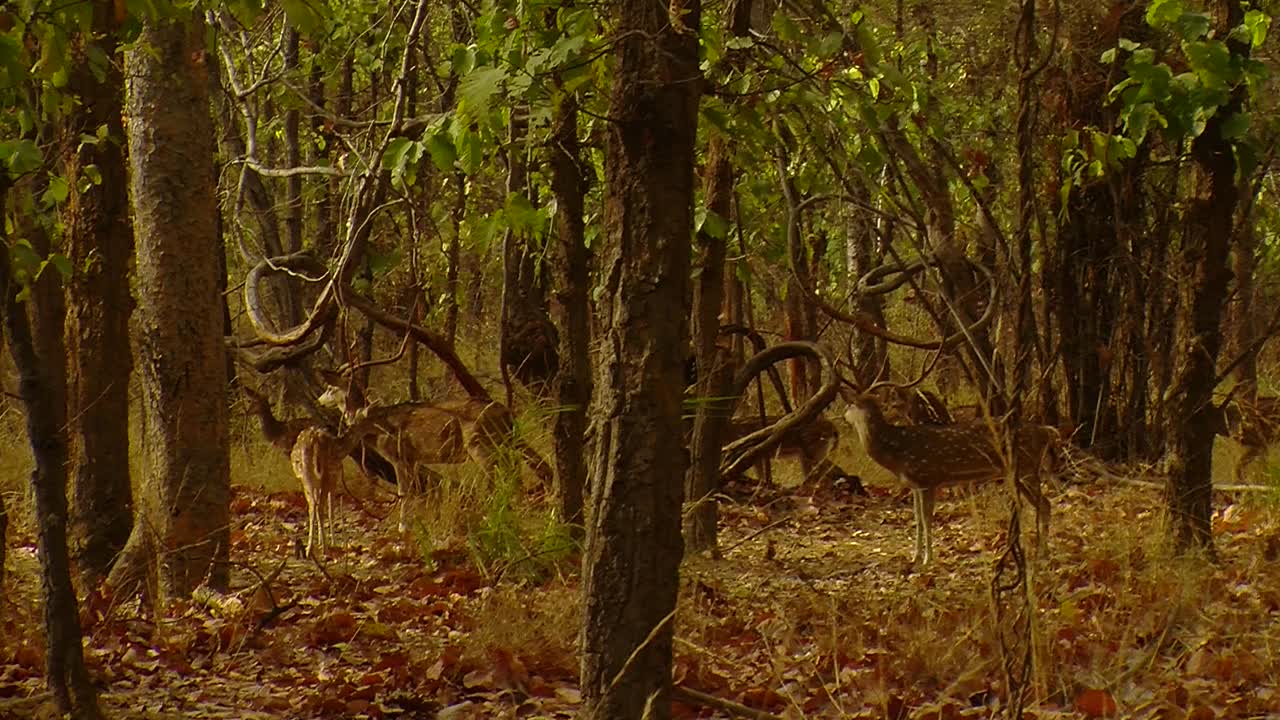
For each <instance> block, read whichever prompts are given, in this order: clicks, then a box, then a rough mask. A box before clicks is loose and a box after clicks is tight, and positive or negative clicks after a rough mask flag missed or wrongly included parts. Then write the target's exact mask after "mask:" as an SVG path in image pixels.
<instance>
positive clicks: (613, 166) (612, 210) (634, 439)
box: [580, 0, 701, 720]
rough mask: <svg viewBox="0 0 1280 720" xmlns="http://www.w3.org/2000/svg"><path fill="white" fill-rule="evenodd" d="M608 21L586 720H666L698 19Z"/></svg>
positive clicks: (675, 581) (638, 5)
mask: <svg viewBox="0 0 1280 720" xmlns="http://www.w3.org/2000/svg"><path fill="white" fill-rule="evenodd" d="M616 7H617V12H618V27H617V34H616V37H617V38H618V39H617V50H616V64H615V65H614V69H613V74H614V83H613V90H612V95H611V98H610V104H609V111H608V117H609V118H610V119H611V121H612V122H611V124H610V128H609V134H608V139H607V141H606V144H605V181H606V188H605V203H604V219H605V222H604V227H605V238H604V251H603V253H602V263H601V270H602V276H603V277H604V278H605V286H604V291H603V302H602V306H603V307H602V310H603V312H602V323H603V325H604V332H603V337H602V338H601V340H602V342H601V345H602V349H601V351H600V356H599V361H598V363H599V364H598V365H597V373H596V389H597V392H596V396H595V399H594V408H595V412H594V413H593V415H594V417H595V418H597V420H596V422H597V423H598V424H597V427H598V433H597V437H596V442H595V458H594V464H595V471H594V472H593V473H592V478H593V481H592V492H591V512H590V513H589V514H588V526H587V539H586V549H585V554H584V559H583V579H582V588H583V596H584V597H583V618H582V623H583V625H582V632H581V635H580V647H581V649H582V650H581V651H582V674H581V686H582V695H583V702H582V710H581V712H580V717H583V718H593V719H595V720H606V719H607V720H621V719H625V718H637V719H638V718H641V717H646V718H653V719H654V720H664V719H665V718H669V717H670V716H671V653H672V617H673V614H674V612H675V601H676V593H677V588H678V585H679V568H680V560H681V554H682V553H681V550H682V547H681V546H682V542H681V538H680V503H681V498H682V496H683V494H684V493H683V488H682V487H681V483H680V481H681V478H683V476H684V472H685V469H686V467H687V465H688V461H687V459H686V456H685V451H684V440H683V438H682V435H683V433H682V427H681V425H682V423H681V419H680V414H681V400H682V397H681V396H682V392H681V390H682V382H681V380H682V378H683V375H684V360H685V352H684V350H685V347H686V344H687V334H686V332H687V329H688V323H687V321H686V320H685V318H687V317H688V316H689V308H688V287H689V256H690V235H691V233H692V225H693V222H692V221H693V162H694V148H693V145H694V139H695V137H696V132H697V107H698V97H699V93H700V90H701V87H700V84H701V82H700V78H699V70H698V34H697V33H698V28H699V19H700V14H701V6H700V2H699V0H689V1H688V2H685V3H683V4H682V5H681V6H680V7H675V6H673V7H672V8H671V9H670V10H669V9H668V7H667V6H665V5H660V4H656V3H652V2H648V1H647V0H620V2H619V3H618V4H617V5H616Z"/></svg>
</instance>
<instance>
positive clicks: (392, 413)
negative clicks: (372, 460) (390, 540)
mask: <svg viewBox="0 0 1280 720" xmlns="http://www.w3.org/2000/svg"><path fill="white" fill-rule="evenodd" d="M319 402H320V404H322V405H328V406H331V407H336V408H338V409H340V410H342V412H343V417H344V419H345V421H346V422H347V423H348V425H349V426H350V428H351V429H350V430H348V434H358V435H359V436H361V437H362V438H367V439H369V440H372V441H373V443H374V447H375V448H377V450H378V452H380V453H381V454H383V455H384V456H385V457H387V458H388V459H389V460H390V461H391V464H392V465H393V466H394V467H395V473H396V482H397V484H398V485H399V488H400V496H401V502H400V523H399V524H400V530H401V531H402V532H403V531H404V530H406V529H407V527H408V524H407V518H406V513H407V510H406V504H407V503H408V502H409V501H410V498H411V497H412V496H414V495H416V494H418V491H419V487H418V486H419V483H418V471H419V469H420V468H421V467H422V466H424V465H458V464H462V463H464V462H466V461H467V460H468V459H471V460H474V461H476V463H477V464H478V465H479V466H480V467H481V468H483V469H484V470H485V471H486V472H487V473H489V472H492V470H493V467H494V464H495V463H496V461H497V453H498V449H499V448H500V447H501V446H502V445H504V444H508V443H510V445H511V446H512V447H513V448H514V449H515V450H516V451H517V452H519V453H520V455H521V456H522V457H523V458H524V460H525V462H526V463H527V464H528V465H529V466H530V468H531V469H532V470H533V471H534V474H535V475H537V477H538V479H539V481H540V482H541V483H542V484H543V486H550V484H551V482H552V472H551V467H550V466H549V465H548V464H547V462H546V461H545V460H543V458H542V456H541V455H539V454H538V452H537V451H536V450H534V449H533V448H532V447H531V446H529V444H528V443H526V442H524V441H523V440H521V439H519V438H516V437H514V435H513V429H514V423H513V420H512V417H511V412H510V411H509V410H507V408H506V406H505V405H503V404H502V403H499V402H495V401H492V400H484V399H478V398H467V399H461V400H445V401H442V402H438V403H412V402H410V403H400V404H397V405H386V406H381V405H376V404H362V403H360V402H358V401H356V400H355V399H354V396H353V395H352V394H350V393H348V392H347V391H346V390H344V389H342V388H340V387H338V386H336V385H330V386H329V387H328V388H327V389H326V390H325V392H324V394H323V395H321V396H320V400H319Z"/></svg>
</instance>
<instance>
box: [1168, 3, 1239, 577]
mask: <svg viewBox="0 0 1280 720" xmlns="http://www.w3.org/2000/svg"><path fill="white" fill-rule="evenodd" d="M1210 6H1211V8H1213V9H1215V10H1216V11H1217V14H1218V16H1219V18H1220V19H1221V20H1222V21H1225V22H1222V23H1220V27H1223V28H1233V27H1235V26H1236V25H1238V24H1239V23H1240V20H1241V18H1242V10H1241V8H1240V5H1239V4H1238V3H1235V2H1232V1H1230V0H1216V1H1215V2H1213V3H1210ZM1227 46H1228V48H1230V50H1231V53H1232V55H1236V56H1245V55H1247V53H1248V49H1247V47H1245V46H1243V44H1242V43H1240V42H1238V41H1236V40H1230V39H1229V40H1227ZM1243 103H1244V89H1243V88H1239V89H1237V90H1235V91H1234V92H1233V94H1232V98H1231V100H1230V101H1229V102H1228V103H1227V104H1226V105H1225V106H1224V107H1221V108H1218V112H1217V113H1215V114H1214V115H1213V116H1212V117H1211V118H1209V120H1208V122H1207V123H1206V124H1205V128H1204V133H1203V134H1201V135H1200V136H1199V137H1197V138H1196V139H1195V141H1194V142H1193V143H1192V144H1191V156H1192V158H1193V159H1194V160H1195V165H1196V173H1195V174H1196V177H1195V185H1194V190H1193V193H1194V195H1193V197H1192V198H1190V204H1189V208H1188V210H1187V218H1186V223H1185V224H1184V234H1183V240H1182V258H1181V261H1182V262H1181V265H1182V268H1181V269H1182V271H1183V273H1184V275H1183V281H1182V283H1180V284H1179V295H1180V297H1179V300H1180V304H1179V307H1178V331H1177V332H1178V342H1177V345H1176V348H1177V355H1176V356H1175V361H1174V374H1173V385H1172V386H1171V387H1170V388H1169V391H1168V398H1169V402H1170V403H1172V406H1173V411H1172V412H1170V413H1169V414H1168V418H1169V419H1170V420H1169V423H1170V427H1169V433H1168V434H1169V446H1168V450H1167V455H1166V463H1167V465H1166V469H1167V471H1168V473H1169V487H1168V498H1167V500H1168V510H1169V515H1170V519H1171V521H1172V526H1171V530H1172V533H1173V540H1174V543H1175V545H1176V547H1177V548H1178V549H1180V550H1187V549H1192V548H1202V549H1206V550H1208V551H1209V552H1210V553H1212V552H1213V532H1212V524H1211V521H1212V511H1213V438H1214V434H1215V430H1216V427H1217V425H1218V420H1217V418H1215V417H1214V415H1215V409H1214V406H1213V390H1214V387H1215V385H1216V383H1215V379H1216V373H1217V367H1216V363H1217V359H1218V351H1219V349H1220V348H1221V346H1222V336H1223V333H1222V325H1221V323H1222V311H1223V307H1224V305H1225V303H1226V299H1227V287H1228V284H1229V282H1230V278H1231V268H1230V264H1229V263H1230V254H1229V253H1230V249H1231V238H1232V227H1233V226H1234V223H1235V216H1236V210H1237V205H1238V202H1239V198H1240V188H1239V185H1238V184H1237V183H1236V178H1235V174H1236V159H1235V153H1234V151H1233V148H1232V146H1231V141H1230V140H1228V139H1226V138H1225V137H1223V134H1222V133H1223V130H1224V124H1225V123H1226V122H1228V121H1229V120H1230V119H1231V118H1232V117H1233V116H1234V115H1235V114H1236V113H1237V112H1238V111H1239V110H1240V108H1241V106H1242V105H1243Z"/></svg>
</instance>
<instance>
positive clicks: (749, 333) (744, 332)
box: [720, 324, 791, 413]
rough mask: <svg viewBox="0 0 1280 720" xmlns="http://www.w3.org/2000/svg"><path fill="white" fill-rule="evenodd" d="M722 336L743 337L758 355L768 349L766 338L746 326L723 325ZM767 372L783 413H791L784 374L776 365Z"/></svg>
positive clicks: (721, 328)
mask: <svg viewBox="0 0 1280 720" xmlns="http://www.w3.org/2000/svg"><path fill="white" fill-rule="evenodd" d="M720 334H721V335H741V336H742V337H745V338H746V339H747V341H748V342H750V343H751V348H752V349H753V350H755V351H756V352H758V353H761V352H764V350H765V348H766V347H768V345H767V344H766V343H765V341H764V336H763V335H761V334H760V333H758V332H756V331H755V330H754V329H752V328H749V327H747V326H746V325H737V324H732V325H721V326H720ZM766 372H768V373H769V382H770V384H772V385H773V391H774V392H775V393H777V394H778V401H779V402H781V403H782V409H783V411H784V412H791V399H790V398H789V397H788V396H787V387H786V384H785V383H783V382H782V374H781V373H779V372H778V368H777V367H776V366H774V365H770V366H769V367H768V368H766ZM742 391H743V392H746V388H743V390H742ZM760 412H761V413H763V412H764V409H763V408H761V411H760Z"/></svg>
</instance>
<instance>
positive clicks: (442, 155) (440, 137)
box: [427, 132, 458, 172]
mask: <svg viewBox="0 0 1280 720" xmlns="http://www.w3.org/2000/svg"><path fill="white" fill-rule="evenodd" d="M427 153H428V154H430V155H431V162H432V163H434V164H435V166H436V167H437V168H439V169H440V170H443V171H446V172H449V171H452V170H453V169H454V167H453V164H454V163H455V162H457V161H458V151H457V150H456V149H454V147H453V141H452V140H450V139H449V136H448V135H446V134H445V133H443V132H437V133H433V134H432V135H431V136H429V137H428V138H427Z"/></svg>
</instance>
